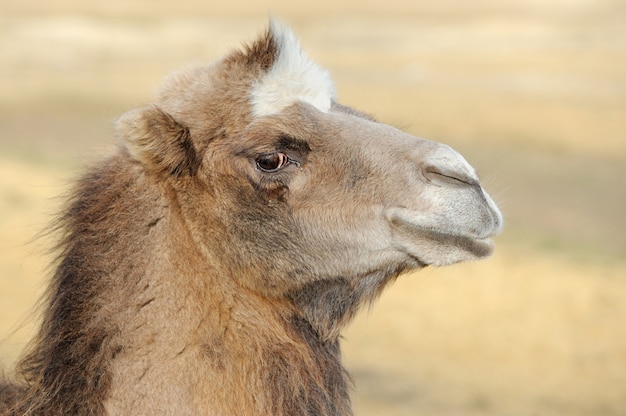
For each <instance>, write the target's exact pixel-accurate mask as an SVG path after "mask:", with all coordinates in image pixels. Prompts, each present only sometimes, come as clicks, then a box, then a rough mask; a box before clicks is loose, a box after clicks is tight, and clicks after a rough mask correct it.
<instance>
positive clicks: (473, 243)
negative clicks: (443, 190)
mask: <svg viewBox="0 0 626 416" xmlns="http://www.w3.org/2000/svg"><path fill="white" fill-rule="evenodd" d="M391 224H392V226H393V227H394V228H396V229H397V230H398V231H399V232H400V233H401V234H403V235H404V236H405V237H408V239H409V240H410V241H411V242H412V243H413V244H416V245H420V242H422V243H427V244H428V245H430V246H437V247H440V248H444V247H448V248H449V249H450V250H458V249H461V250H462V251H464V252H466V253H469V254H470V255H471V257H469V258H467V257H466V258H465V260H468V259H470V258H474V259H481V258H485V257H488V256H490V255H491V254H492V253H493V251H494V249H495V244H494V241H493V237H495V236H496V235H497V234H498V230H490V231H489V232H485V233H481V234H468V233H458V232H449V231H447V230H439V229H433V228H432V227H428V226H421V225H418V224H415V223H413V222H410V221H407V220H405V219H402V218H399V217H395V218H392V220H391ZM413 244H410V245H411V246H413ZM408 250H409V251H413V250H412V249H408ZM443 251H447V250H446V249H443ZM410 255H411V257H414V258H417V259H419V261H420V262H421V263H422V264H425V265H431V264H432V265H437V263H439V262H438V261H427V259H425V258H424V257H425V256H424V255H420V254H416V253H412V254H411V253H410ZM454 262H456V261H454ZM444 263H446V262H444ZM446 264H447V263H446Z"/></svg>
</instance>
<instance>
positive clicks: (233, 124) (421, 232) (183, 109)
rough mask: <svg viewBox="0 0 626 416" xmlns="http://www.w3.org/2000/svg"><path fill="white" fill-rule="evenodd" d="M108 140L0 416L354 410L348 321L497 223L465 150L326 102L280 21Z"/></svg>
mask: <svg viewBox="0 0 626 416" xmlns="http://www.w3.org/2000/svg"><path fill="white" fill-rule="evenodd" d="M116 134H117V136H118V138H119V143H120V145H119V146H118V148H117V149H116V151H115V152H114V153H113V155H112V156H109V157H108V158H106V159H104V160H103V161H101V162H100V163H98V164H96V165H95V166H93V167H92V168H90V169H89V170H88V171H87V172H86V173H85V174H84V176H82V178H80V179H79V180H78V181H77V184H76V185H75V187H74V189H73V191H72V194H71V197H70V198H69V201H68V202H67V207H66V208H65V209H64V211H63V212H62V214H61V215H60V218H59V219H58V222H57V223H56V226H55V232H58V234H59V236H60V237H59V243H58V260H57V263H56V266H55V271H54V274H53V276H52V278H51V281H50V284H49V289H48V292H47V298H46V303H45V305H46V306H45V310H44V312H43V322H42V324H41V328H40V330H39V332H38V334H37V335H36V337H35V339H34V341H33V342H32V344H31V345H30V347H29V349H28V350H27V351H26V353H25V355H24V356H23V358H22V359H21V361H20V362H19V364H18V368H17V371H16V374H15V375H13V376H11V378H10V380H5V381H3V382H2V383H0V384H1V387H0V413H2V414H4V415H157V414H159V415H215V416H222V415H277V416H278V415H340V416H343V415H351V414H352V410H351V404H350V398H349V388H350V385H351V381H350V378H349V375H348V373H347V371H346V370H345V368H344V367H343V365H342V363H341V354H340V334H341V331H342V329H343V328H344V327H345V326H346V325H347V324H348V322H350V320H351V318H352V317H353V316H354V315H355V313H356V312H357V311H358V310H359V309H360V308H361V307H362V306H364V305H368V304H370V303H371V302H372V301H373V300H374V299H376V298H377V297H378V295H379V294H380V293H381V291H382V290H383V288H384V287H385V286H387V285H388V284H390V283H391V282H393V281H394V280H395V279H396V278H397V277H398V276H399V275H400V274H402V273H404V272H407V271H413V270H417V269H422V268H424V267H427V266H444V265H448V264H452V263H456V262H461V261H465V260H473V259H479V258H484V257H486V256H488V255H490V254H491V252H492V251H493V247H494V246H493V236H494V235H496V234H498V233H499V232H500V230H501V228H502V215H501V214H500V212H499V210H498V208H497V206H496V204H495V203H494V202H493V200H492V199H491V198H490V197H489V195H488V194H487V193H486V192H485V191H484V190H483V188H482V187H481V185H480V182H479V179H478V176H477V174H476V172H475V170H474V168H472V166H470V165H469V164H468V162H466V161H465V159H464V158H463V157H462V156H461V155H460V154H459V153H457V152H456V151H455V150H453V149H452V148H450V147H449V146H447V145H444V144H440V143H437V142H434V141H429V140H425V139H421V138H417V137H413V136H411V135H409V134H407V133H405V132H402V131H400V130H398V129H396V128H394V127H391V126H389V125H386V124H383V123H381V122H378V121H377V120H375V119H374V118H373V117H371V116H369V115H366V114H364V113H362V112H359V111H357V110H354V109H352V108H349V107H347V106H344V105H341V104H339V103H338V102H337V100H336V94H335V89H334V85H333V82H332V79H331V78H330V75H329V73H328V71H327V70H325V69H323V68H322V67H320V66H319V65H318V64H316V63H315V62H313V61H312V60H311V59H310V58H308V56H307V55H306V54H305V53H304V52H303V51H302V49H301V48H300V45H299V41H298V39H297V38H296V37H295V35H294V34H293V32H292V31H291V30H290V29H289V28H288V27H287V26H286V25H285V24H283V23H280V22H276V21H271V22H270V24H269V27H268V29H267V30H266V31H265V32H264V33H263V34H262V35H261V36H259V37H258V38H257V39H256V40H255V41H254V42H251V43H249V44H248V45H247V46H245V47H243V48H240V49H237V50H235V51H233V52H232V53H230V54H228V55H227V56H225V57H224V58H222V59H221V60H219V61H217V62H215V63H213V64H210V65H208V66H207V65H205V66H198V67H193V68H187V69H185V70H183V71H181V72H178V73H175V74H174V75H172V76H170V77H169V78H168V79H166V80H165V81H164V85H163V86H162V88H161V89H160V91H159V92H158V94H157V95H156V98H155V102H154V103H153V104H151V105H148V106H146V107H144V108H139V109H135V110H132V111H129V112H128V113H126V114H124V115H122V116H121V118H120V119H119V120H118V121H117V124H116Z"/></svg>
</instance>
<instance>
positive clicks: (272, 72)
mask: <svg viewBox="0 0 626 416" xmlns="http://www.w3.org/2000/svg"><path fill="white" fill-rule="evenodd" d="M269 34H270V36H271V37H272V39H273V40H274V43H275V45H276V48H277V51H276V60H275V61H274V63H273V65H272V67H271V68H270V69H269V71H268V72H266V73H265V74H264V75H263V77H262V78H261V79H259V80H258V81H257V82H256V83H255V84H254V85H253V86H252V91H251V93H250V100H251V102H252V112H253V115H254V116H257V117H259V116H267V115H271V114H276V113H278V112H280V111H281V110H283V109H284V108H286V107H288V106H290V105H292V104H294V103H295V102H297V101H303V102H306V103H308V104H311V105H312V106H314V107H315V108H317V109H318V110H320V111H323V112H327V111H328V110H330V106H331V104H332V101H333V100H334V99H335V87H334V84H333V81H332V79H331V78H330V74H329V73H328V71H327V70H325V69H324V68H322V67H320V66H319V65H318V64H317V63H315V62H313V61H311V60H310V59H309V58H308V57H307V56H306V54H305V53H304V51H302V49H301V48H300V42H299V41H298V39H297V38H296V36H295V35H294V33H293V32H292V31H291V29H290V28H289V27H288V26H287V25H285V24H284V23H281V22H278V21H276V20H274V19H271V20H270V28H269Z"/></svg>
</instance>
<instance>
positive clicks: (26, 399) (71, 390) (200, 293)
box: [3, 155, 359, 415]
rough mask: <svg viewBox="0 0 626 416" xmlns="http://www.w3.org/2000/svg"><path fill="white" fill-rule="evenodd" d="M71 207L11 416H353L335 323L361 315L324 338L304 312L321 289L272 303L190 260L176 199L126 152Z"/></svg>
mask: <svg viewBox="0 0 626 416" xmlns="http://www.w3.org/2000/svg"><path fill="white" fill-rule="evenodd" d="M129 166H130V168H129ZM131 177H134V178H136V179H132V180H131V179H129V178H131ZM140 189H141V192H139V190H140ZM72 201H73V202H72V203H71V204H70V206H69V208H68V210H67V211H66V213H65V214H64V216H63V217H62V220H61V223H60V224H59V228H60V229H61V230H62V231H63V233H64V238H63V240H62V241H61V243H60V250H61V256H60V260H59V266H58V268H57V271H56V273H55V275H54V278H53V281H52V285H51V287H50V291H49V294H48V297H49V299H50V303H49V306H48V308H47V310H46V311H45V314H44V323H43V326H42V328H41V331H40V333H39V335H38V337H37V339H36V340H35V342H34V343H33V344H32V348H31V352H30V353H29V354H28V355H27V356H26V357H25V358H24V359H23V360H22V362H21V367H20V370H21V376H22V377H23V379H24V380H25V381H26V382H27V385H28V388H27V389H26V391H25V394H24V395H23V396H22V397H21V400H19V401H18V403H16V404H15V407H14V408H13V410H12V412H9V414H20V415H21V414H27V415H66V414H73V415H83V414H84V415H86V414H90V415H98V414H105V413H106V412H110V413H112V414H138V413H143V414H147V413H145V412H148V413H150V410H149V409H157V410H156V411H157V412H159V413H161V414H165V413H166V414H202V413H203V410H202V409H203V408H204V407H205V406H206V405H207V403H220V405H219V406H218V407H217V408H218V409H222V413H215V414H224V415H226V414H250V415H252V414H272V415H349V414H351V411H350V403H349V397H348V392H347V386H348V382H347V376H346V373H345V371H344V369H343V367H342V366H341V364H340V352H339V343H338V336H337V334H338V329H337V328H335V326H339V325H340V324H341V322H342V321H343V319H344V318H345V316H344V315H346V314H347V315H352V313H353V311H352V310H351V309H352V308H353V307H354V306H355V305H347V306H346V307H347V308H348V309H350V311H348V310H345V311H341V310H339V311H334V312H332V314H334V315H335V316H333V317H327V318H324V319H325V325H329V326H331V327H332V330H331V333H329V334H327V336H326V337H325V338H322V337H320V334H319V333H318V331H317V330H316V329H315V328H314V324H312V323H311V322H309V321H308V320H307V319H306V315H307V313H306V312H305V313H302V310H301V308H300V307H299V306H298V305H296V304H297V303H301V304H302V305H308V306H305V307H308V308H312V309H316V305H315V304H314V303H313V302H312V299H307V296H313V295H314V292H316V291H317V289H315V288H313V286H311V287H309V288H307V289H306V290H304V291H302V292H299V293H296V294H294V295H293V297H294V299H295V301H293V302H292V301H290V300H289V299H284V300H280V299H274V300H271V299H264V298H262V297H259V296H258V295H255V294H254V293H252V292H249V291H246V290H242V288H241V287H238V286H237V285H236V284H235V283H233V280H232V279H231V278H230V276H228V275H224V274H216V269H218V268H220V267H221V266H220V265H219V260H217V256H218V255H219V253H211V254H212V255H215V256H212V257H213V258H207V256H206V255H205V254H202V253H201V251H202V250H200V249H198V248H196V249H194V247H195V243H194V242H193V236H192V235H191V233H190V231H189V230H188V229H187V227H186V225H185V220H184V218H183V217H182V215H181V214H182V213H181V212H180V208H179V207H178V206H177V197H176V196H175V195H174V194H173V193H172V192H171V191H170V190H168V189H167V187H163V188H162V189H155V188H154V187H149V186H148V184H147V183H146V182H145V177H144V176H142V175H141V174H138V172H136V168H134V167H133V166H132V163H129V160H128V159H127V156H125V155H122V156H117V157H115V158H113V159H110V160H108V161H107V163H106V164H104V165H103V166H102V167H100V168H98V169H96V170H94V171H92V172H91V173H90V174H89V175H87V176H85V177H84V178H83V179H82V180H81V181H80V183H79V186H78V187H77V189H76V190H75V193H74V197H73V199H72ZM137 210H140V211H142V212H144V213H145V215H144V216H142V217H137V216H136V215H133V213H134V212H137ZM123 219H125V220H126V221H127V222H126V223H120V221H121V220H123ZM120 279H121V280H120ZM229 282H230V283H229ZM322 291H323V290H322ZM207 302H208V304H207ZM340 303H341V304H343V303H344V302H343V301H342V300H341V299H337V304H340ZM354 303H359V302H354ZM320 306H321V304H320ZM327 306H328V305H327ZM331 322H334V325H332V324H331ZM328 335H330V336H328ZM268 386H271V388H268ZM241 391H246V392H247V394H246V395H245V396H243V395H241ZM8 393H9V390H8V388H7V390H6V393H5V392H4V391H3V394H7V395H8ZM7 397H8V396H7ZM218 412H219V411H218Z"/></svg>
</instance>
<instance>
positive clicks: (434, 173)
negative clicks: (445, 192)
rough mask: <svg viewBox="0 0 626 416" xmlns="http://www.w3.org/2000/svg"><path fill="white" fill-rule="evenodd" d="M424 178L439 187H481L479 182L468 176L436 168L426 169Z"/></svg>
mask: <svg viewBox="0 0 626 416" xmlns="http://www.w3.org/2000/svg"><path fill="white" fill-rule="evenodd" d="M424 176H425V177H426V179H428V180H429V181H431V182H433V183H435V184H439V185H455V186H479V183H478V180H477V179H475V178H472V177H470V176H468V175H466V174H465V173H463V172H452V171H450V170H445V171H444V170H441V169H438V168H436V167H434V166H430V167H428V168H426V169H424Z"/></svg>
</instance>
